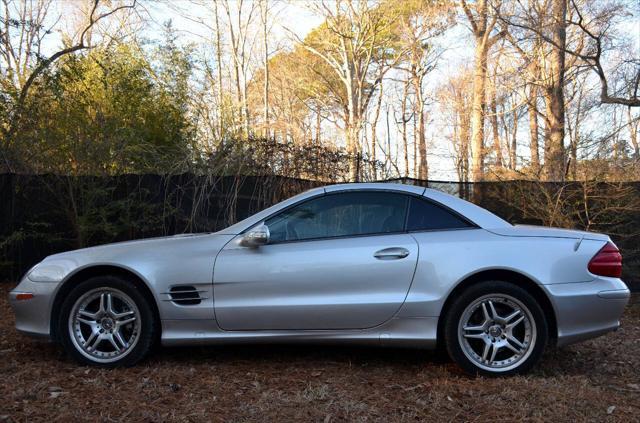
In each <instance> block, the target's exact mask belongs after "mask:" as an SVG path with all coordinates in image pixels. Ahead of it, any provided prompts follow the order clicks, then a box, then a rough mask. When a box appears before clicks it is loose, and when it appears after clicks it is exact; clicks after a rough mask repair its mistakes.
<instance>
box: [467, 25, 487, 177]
mask: <svg viewBox="0 0 640 423" xmlns="http://www.w3.org/2000/svg"><path fill="white" fill-rule="evenodd" d="M488 50H489V49H488V45H487V39H486V37H484V36H481V37H478V36H476V50H475V62H474V73H473V104H472V106H471V154H472V166H471V168H472V176H473V181H474V182H478V181H482V180H483V179H484V157H485V151H484V116H485V111H486V101H485V91H486V89H485V85H486V81H487V54H488Z"/></svg>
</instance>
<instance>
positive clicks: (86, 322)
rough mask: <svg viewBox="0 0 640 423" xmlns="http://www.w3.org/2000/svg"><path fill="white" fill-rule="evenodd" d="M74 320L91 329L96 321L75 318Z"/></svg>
mask: <svg viewBox="0 0 640 423" xmlns="http://www.w3.org/2000/svg"><path fill="white" fill-rule="evenodd" d="M76 320H77V321H78V322H80V323H84V324H85V325H89V326H91V327H93V326H95V324H96V321H95V320H89V319H85V318H83V317H76Z"/></svg>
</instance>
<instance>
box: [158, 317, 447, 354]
mask: <svg viewBox="0 0 640 423" xmlns="http://www.w3.org/2000/svg"><path fill="white" fill-rule="evenodd" d="M437 328H438V318H437V317H411V318H393V319H391V320H389V321H388V322H386V323H384V324H382V325H380V326H376V327H374V328H370V329H354V330H350V329H343V330H272V331H269V330H260V331H225V330H222V329H220V328H219V327H218V326H217V325H216V323H215V321H206V320H163V321H162V345H165V346H177V345H225V344H257V343H267V344H268V343H312V344H313V343H327V344H358V345H377V346H393V347H408V348H424V349H434V348H435V347H436V340H437Z"/></svg>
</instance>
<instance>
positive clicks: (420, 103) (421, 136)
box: [413, 75, 429, 179]
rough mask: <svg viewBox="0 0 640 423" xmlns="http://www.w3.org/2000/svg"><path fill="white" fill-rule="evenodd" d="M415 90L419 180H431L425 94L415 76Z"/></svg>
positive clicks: (420, 79)
mask: <svg viewBox="0 0 640 423" xmlns="http://www.w3.org/2000/svg"><path fill="white" fill-rule="evenodd" d="M413 81H414V82H413V84H414V86H413V89H414V90H415V92H416V114H417V118H418V128H417V132H418V152H419V154H420V156H419V157H420V163H419V165H418V179H428V178H429V166H428V162H427V140H426V137H425V125H424V94H423V93H422V78H421V77H420V76H418V75H416V76H414V79H413Z"/></svg>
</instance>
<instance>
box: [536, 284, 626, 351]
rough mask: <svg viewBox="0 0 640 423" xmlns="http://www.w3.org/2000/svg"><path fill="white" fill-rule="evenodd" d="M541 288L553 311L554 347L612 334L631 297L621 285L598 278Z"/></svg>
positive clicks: (623, 285)
mask: <svg viewBox="0 0 640 423" xmlns="http://www.w3.org/2000/svg"><path fill="white" fill-rule="evenodd" d="M543 287H544V289H546V290H547V293H548V294H549V298H550V300H551V302H552V304H553V308H554V311H555V315H556V323H557V327H558V340H557V345H558V346H565V345H569V344H572V343H574V342H580V341H584V340H586V339H590V338H595V337H597V336H600V335H603V334H605V333H607V332H610V331H613V330H616V329H617V328H618V327H619V326H620V316H622V313H623V312H624V308H625V306H626V305H627V303H628V302H629V297H630V295H631V294H630V292H629V289H628V288H627V286H626V285H625V284H624V282H622V280H620V279H617V278H606V277H598V278H596V279H594V280H593V281H591V282H578V283H562V284H551V285H544V286H543Z"/></svg>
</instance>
